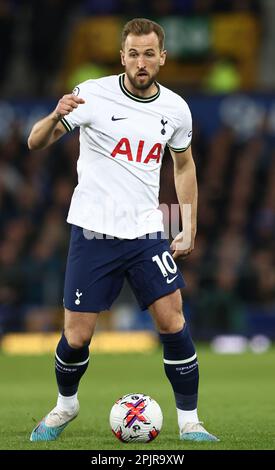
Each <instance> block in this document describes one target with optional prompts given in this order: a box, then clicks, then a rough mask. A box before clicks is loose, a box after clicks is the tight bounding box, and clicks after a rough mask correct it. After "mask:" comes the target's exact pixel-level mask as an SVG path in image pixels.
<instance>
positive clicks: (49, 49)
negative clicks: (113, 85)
mask: <svg viewBox="0 0 275 470" xmlns="http://www.w3.org/2000/svg"><path fill="white" fill-rule="evenodd" d="M220 12H251V13H252V14H255V15H256V16H257V18H260V17H261V14H262V2H261V1H260V0H223V1H220V0H151V1H150V2H148V1H147V0H82V1H79V2H75V1H73V0H40V1H36V0H1V1H0V41H1V44H2V45H5V47H1V48H0V85H1V86H2V92H4V93H9V92H10V91H11V92H12V93H13V94H16V95H17V96H19V95H20V94H22V93H25V94H26V92H27V93H29V94H34V95H35V94H36V95H37V96H41V94H44V95H47V93H48V92H50V93H52V94H54V85H52V86H51V87H49V82H50V81H51V80H58V74H59V73H60V72H61V70H62V67H64V51H65V50H66V47H67V45H68V42H69V41H70V39H71V36H72V31H73V30H74V26H75V24H77V23H79V22H81V20H82V19H83V18H86V17H89V16H90V17H94V16H96V15H106V16H108V15H113V16H116V15H120V16H122V17H123V18H124V19H127V18H133V17H149V18H152V19H154V18H155V19H158V18H160V17H165V16H174V17H177V16H181V15H182V16H184V17H188V16H191V15H211V14H213V13H220ZM118 59H119V56H118ZM18 76H20V77H21V80H22V83H21V84H18ZM24 82H25V83H24Z"/></svg>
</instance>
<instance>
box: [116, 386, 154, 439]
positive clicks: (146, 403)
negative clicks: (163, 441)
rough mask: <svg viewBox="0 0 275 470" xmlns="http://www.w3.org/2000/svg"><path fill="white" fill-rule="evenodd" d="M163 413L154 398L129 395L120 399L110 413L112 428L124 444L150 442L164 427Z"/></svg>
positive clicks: (141, 394)
mask: <svg viewBox="0 0 275 470" xmlns="http://www.w3.org/2000/svg"><path fill="white" fill-rule="evenodd" d="M162 421H163V416H162V411H161V408H160V406H159V404H158V403H157V402H156V401H155V400H153V398H151V397H149V396H148V395H144V394H143V393H129V394H128V395H124V396H123V397H122V398H119V399H118V400H117V401H116V402H115V404H114V406H113V407H112V409H111V412H110V426H111V429H112V431H113V433H114V435H115V436H116V437H117V438H118V439H119V440H120V441H122V442H150V441H153V439H155V438H156V437H157V435H158V434H159V432H160V430H161V427H162Z"/></svg>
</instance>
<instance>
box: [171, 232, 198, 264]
mask: <svg viewBox="0 0 275 470" xmlns="http://www.w3.org/2000/svg"><path fill="white" fill-rule="evenodd" d="M185 238H186V237H185V235H184V234H183V232H180V233H179V234H178V235H177V236H176V238H174V240H173V241H172V243H171V245H170V248H171V250H172V251H173V255H172V256H173V258H174V259H177V258H186V256H188V255H190V253H192V251H193V250H194V244H195V237H193V236H192V237H191V243H190V242H189V244H188V245H189V246H186V245H187V242H186V239H185Z"/></svg>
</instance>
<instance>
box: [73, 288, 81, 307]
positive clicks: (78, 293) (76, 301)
mask: <svg viewBox="0 0 275 470" xmlns="http://www.w3.org/2000/svg"><path fill="white" fill-rule="evenodd" d="M75 295H76V297H77V299H76V300H75V302H74V303H75V304H76V305H79V304H80V300H79V298H80V297H81V296H82V292H79V289H77V291H76V293H75Z"/></svg>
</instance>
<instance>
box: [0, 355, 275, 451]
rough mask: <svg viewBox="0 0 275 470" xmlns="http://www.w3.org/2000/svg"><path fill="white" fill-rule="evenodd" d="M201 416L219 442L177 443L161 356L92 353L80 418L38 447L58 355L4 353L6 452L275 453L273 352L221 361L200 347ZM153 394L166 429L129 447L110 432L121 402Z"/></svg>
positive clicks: (0, 439)
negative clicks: (37, 430) (33, 438)
mask: <svg viewBox="0 0 275 470" xmlns="http://www.w3.org/2000/svg"><path fill="white" fill-rule="evenodd" d="M198 357H199V362H200V399H199V415H200V419H201V420H202V421H204V424H205V426H206V428H207V429H208V430H209V431H210V432H212V433H214V434H216V435H217V436H219V437H220V439H221V442H219V443H201V444H199V443H198V444H196V443H186V442H184V443H183V442H181V441H180V440H179V439H178V428H177V421H176V412H175V407H174V398H173V394H172V390H171V388H170V384H169V383H168V381H167V379H166V377H165V375H164V370H163V365H162V356H161V351H160V350H159V351H156V352H154V353H150V354H127V355H126V354H123V355H122V354H117V355H115V354H114V355H106V354H105V355H103V354H92V355H91V361H90V366H89V368H88V371H87V373H86V375H85V376H84V378H83V379H82V383H81V387H80V390H79V399H80V406H81V409H80V414H79V416H78V418H77V419H76V420H75V421H73V422H72V423H71V424H70V425H69V426H68V427H67V428H66V430H65V431H64V432H63V434H62V435H61V436H60V438H59V440H58V441H55V442H50V443H45V442H44V443H43V442H42V443H31V442H30V441H29V436H30V432H31V430H32V428H33V427H34V426H35V425H36V423H37V421H39V420H40V419H41V418H42V417H43V416H44V415H45V414H46V413H47V412H48V411H50V409H51V408H52V407H53V406H54V405H55V401H56V386H55V377H54V372H53V363H54V359H53V357H52V356H48V355H47V356H41V357H39V356H36V357H32V356H20V357H19V356H6V355H3V354H1V355H0V370H1V387H0V400H1V401H0V402H1V430H0V449H1V450H2V449H8V450H15V449H16V450H20V449H74V450H77V449H88V450H128V449H131V450H156V449H158V450H179V449H181V450H190V449H193V450H198V449H205V450H208V449H215V450H216V449H217V450H223V449H227V450H230V449H247V450H252V449H275V431H274V390H275V374H274V350H270V351H268V352H267V353H264V354H259V355H257V354H253V353H246V354H242V355H233V356H232V355H231V356H222V355H216V354H213V353H212V352H211V351H210V350H209V348H207V347H199V348H198ZM132 392H136V393H137V392H141V393H146V394H148V395H151V396H152V397H153V398H154V399H155V400H157V401H158V403H159V404H160V406H161V408H162V410H163V415H164V423H163V428H162V431H161V433H160V435H159V436H158V437H157V439H156V440H155V441H153V442H151V443H149V444H143V445H142V444H140V443H135V444H133V443H131V444H123V443H121V442H120V441H118V440H117V439H116V438H115V436H113V434H112V433H111V431H110V428H109V412H110V409H111V407H112V405H113V403H114V401H115V400H116V399H117V398H119V397H120V396H122V395H124V394H126V393H132Z"/></svg>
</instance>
